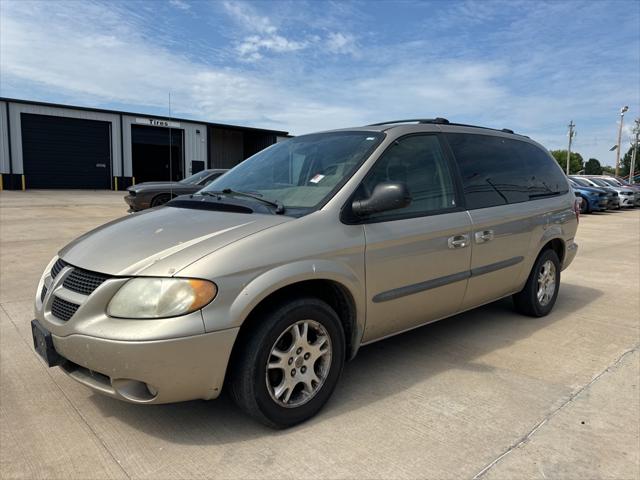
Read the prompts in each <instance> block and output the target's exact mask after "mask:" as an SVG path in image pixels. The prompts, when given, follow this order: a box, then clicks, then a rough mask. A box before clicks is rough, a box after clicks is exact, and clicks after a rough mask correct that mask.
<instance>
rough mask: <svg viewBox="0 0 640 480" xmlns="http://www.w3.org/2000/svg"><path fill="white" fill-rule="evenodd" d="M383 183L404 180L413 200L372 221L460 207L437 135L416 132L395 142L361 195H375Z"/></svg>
mask: <svg viewBox="0 0 640 480" xmlns="http://www.w3.org/2000/svg"><path fill="white" fill-rule="evenodd" d="M383 182H392V183H404V184H405V185H406V186H407V188H408V190H409V194H410V195H411V203H410V204H409V205H408V206H407V207H404V208H402V209H398V210H393V211H390V212H384V213H380V214H375V215H372V216H371V217H370V220H371V219H375V220H380V219H384V218H389V217H391V218H398V217H399V216H400V217H411V216H420V215H429V214H432V213H434V212H439V211H442V210H448V209H451V208H455V207H456V201H455V189H454V186H453V181H452V178H451V173H450V171H449V166H448V164H447V160H446V157H445V156H444V153H443V151H442V148H441V146H440V141H439V140H438V137H437V136H435V135H412V136H408V137H404V138H401V139H399V140H397V141H396V142H394V143H393V144H392V145H391V146H390V147H389V148H388V149H387V150H386V151H385V152H384V153H383V154H382V156H381V157H380V159H379V160H378V161H377V162H376V164H375V165H374V166H373V167H372V169H371V171H370V172H369V173H368V174H367V176H366V177H365V179H364V181H363V182H362V185H361V186H360V191H359V192H358V195H359V196H363V197H367V196H369V195H371V193H372V192H373V189H374V188H375V186H376V185H377V184H379V183H383Z"/></svg>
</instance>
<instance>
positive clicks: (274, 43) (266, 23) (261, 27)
mask: <svg viewBox="0 0 640 480" xmlns="http://www.w3.org/2000/svg"><path fill="white" fill-rule="evenodd" d="M223 6H224V8H225V10H226V11H227V13H229V15H231V17H232V18H233V19H234V20H236V22H238V23H240V24H241V26H242V28H243V29H244V30H246V31H249V32H251V34H250V35H249V36H247V37H245V38H244V39H243V40H242V41H240V42H239V43H238V45H237V46H236V51H237V52H238V54H239V55H240V56H241V57H242V58H243V59H245V60H250V61H254V60H259V59H261V58H262V56H263V55H262V52H263V51H272V52H276V53H283V52H293V51H296V50H301V49H303V48H305V47H306V46H307V43H306V42H304V41H296V40H290V39H288V38H286V37H284V36H283V35H282V34H280V33H278V28H277V27H276V26H275V25H273V23H272V22H271V20H270V19H269V18H268V17H266V16H260V15H259V14H257V13H255V12H254V11H253V10H252V9H251V8H250V7H249V6H247V5H246V4H240V3H233V2H224V3H223Z"/></svg>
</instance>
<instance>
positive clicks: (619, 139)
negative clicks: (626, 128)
mask: <svg viewBox="0 0 640 480" xmlns="http://www.w3.org/2000/svg"><path fill="white" fill-rule="evenodd" d="M627 110H629V107H628V106H627V105H625V106H624V107H622V108H621V109H620V126H619V127H618V148H616V177H617V176H618V174H619V173H620V172H619V170H620V148H621V147H622V146H621V145H620V141H621V140H622V122H623V120H624V113H625V112H626V111H627Z"/></svg>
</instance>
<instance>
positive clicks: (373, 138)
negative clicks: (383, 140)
mask: <svg viewBox="0 0 640 480" xmlns="http://www.w3.org/2000/svg"><path fill="white" fill-rule="evenodd" d="M375 139H376V137H367V138H365V140H375Z"/></svg>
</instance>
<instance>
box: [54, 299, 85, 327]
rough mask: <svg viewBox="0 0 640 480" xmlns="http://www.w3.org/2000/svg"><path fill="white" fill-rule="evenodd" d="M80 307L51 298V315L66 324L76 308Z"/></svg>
mask: <svg viewBox="0 0 640 480" xmlns="http://www.w3.org/2000/svg"><path fill="white" fill-rule="evenodd" d="M79 306H80V305H76V304H75V303H71V302H67V301H66V300H63V299H61V298H58V297H54V298H53V303H52V304H51V313H52V314H53V316H54V317H56V318H59V319H60V320H62V321H64V322H66V321H67V320H69V319H70V318H71V317H73V314H74V313H76V310H78V307H79Z"/></svg>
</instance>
